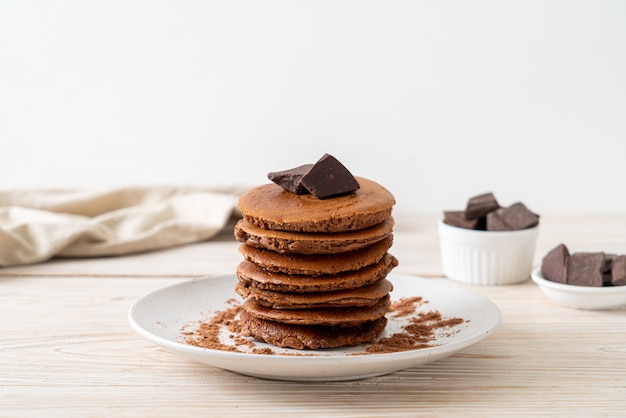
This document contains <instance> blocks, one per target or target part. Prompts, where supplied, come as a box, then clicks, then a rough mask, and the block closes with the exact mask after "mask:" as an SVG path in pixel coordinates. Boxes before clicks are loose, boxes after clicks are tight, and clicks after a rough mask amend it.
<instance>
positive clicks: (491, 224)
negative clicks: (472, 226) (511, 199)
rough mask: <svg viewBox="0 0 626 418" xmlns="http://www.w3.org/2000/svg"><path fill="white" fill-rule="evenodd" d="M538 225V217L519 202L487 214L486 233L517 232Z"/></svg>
mask: <svg viewBox="0 0 626 418" xmlns="http://www.w3.org/2000/svg"><path fill="white" fill-rule="evenodd" d="M538 224H539V215H537V214H535V213H533V212H531V211H530V210H529V209H528V208H527V207H526V205H524V204H523V203H521V202H518V203H514V204H512V205H511V206H509V207H507V208H499V209H496V210H494V211H491V212H489V213H488V214H487V230H488V231H517V230H521V229H527V228H532V227H534V226H537V225H538Z"/></svg>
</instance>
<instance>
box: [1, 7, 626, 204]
mask: <svg viewBox="0 0 626 418" xmlns="http://www.w3.org/2000/svg"><path fill="white" fill-rule="evenodd" d="M325 152H328V153H331V154H333V155H334V156H335V157H337V158H338V159H339V160H341V161H342V162H343V163H344V164H345V165H346V166H347V167H348V168H349V169H350V170H351V171H352V172H353V173H354V174H357V175H362V176H365V177H369V178H372V179H374V180H377V181H379V182H380V183H382V184H384V185H385V186H387V187H388V188H389V189H390V190H391V191H392V192H393V193H394V194H395V195H396V198H397V200H398V205H397V207H396V210H397V211H401V212H415V213H437V212H439V211H441V210H442V209H444V208H445V209H454V208H461V207H463V206H464V204H465V201H466V199H467V198H468V197H470V196H471V195H474V194H478V193H482V192H485V191H493V192H494V193H495V194H496V197H498V198H499V200H500V203H502V204H509V203H512V202H513V201H517V200H521V201H524V202H525V203H526V204H527V205H528V206H529V207H531V209H533V210H535V211H536V212H539V213H587V212H601V213H624V212H626V2H624V1H622V0H599V1H598V0H589V1H582V0H577V1H576V0H574V1H565V0H531V1H527V0H524V1H495V0H494V1H489V0H477V1H467V0H459V1H440V0H432V1H419V0H412V1H384V0H380V1H363V0H329V1H325V0H323V1H318V0H316V1H293V0H285V1H276V0H265V1H258V0H251V1H200V0H197V1H148V0H141V1H137V0H128V1H117V0H116V1H84V0H76V1H58V0H50V1H46V0H32V1H20V0H13V1H11V0H0V189H13V188H24V187H28V188H33V187H35V188H40V187H95V186H98V187H100V186H111V185H129V184H132V185H137V184H163V183H166V184H221V183H225V184H232V183H245V184H256V183H261V182H266V181H267V178H266V173H267V172H269V171H276V170H282V169H286V168H291V167H293V166H296V165H299V164H304V163H308V162H314V161H316V160H317V159H318V158H319V157H321V155H322V154H323V153H325Z"/></svg>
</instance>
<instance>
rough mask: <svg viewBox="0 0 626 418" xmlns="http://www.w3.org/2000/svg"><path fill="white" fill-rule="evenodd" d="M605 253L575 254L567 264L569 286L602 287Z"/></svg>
mask: <svg viewBox="0 0 626 418" xmlns="http://www.w3.org/2000/svg"><path fill="white" fill-rule="evenodd" d="M603 268H604V253H600V252H598V253H583V252H581V253H574V254H572V255H570V257H569V262H568V264H567V284H571V285H575V286H592V287H601V286H602V285H603V280H602V269H603Z"/></svg>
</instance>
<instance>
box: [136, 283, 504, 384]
mask: <svg viewBox="0 0 626 418" xmlns="http://www.w3.org/2000/svg"><path fill="white" fill-rule="evenodd" d="M388 279H389V280H390V281H391V282H392V283H393V285H394V290H393V292H392V294H391V295H392V300H398V299H400V298H403V297H412V296H422V297H423V299H424V300H425V301H427V302H428V303H425V304H423V305H422V306H421V307H420V306H418V309H417V310H416V313H415V315H417V313H418V312H419V311H420V310H421V311H432V310H437V311H439V312H440V313H441V314H442V316H443V317H447V318H452V317H460V318H463V319H465V322H464V323H463V324H460V325H457V326H456V327H454V328H453V330H454V332H452V333H451V332H449V331H450V330H449V329H448V330H447V332H441V333H438V334H437V335H436V338H435V340H434V341H432V342H431V344H432V347H427V348H422V349H416V350H411V351H404V352H397V353H386V354H367V355H355V354H363V353H364V347H363V346H356V347H350V348H345V349H332V350H318V351H311V350H308V351H301V350H293V349H280V348H277V347H274V346H271V345H269V344H265V343H259V342H255V345H256V347H257V348H265V347H267V348H271V349H272V350H273V351H274V352H275V353H276V354H272V355H267V354H253V353H245V352H244V353H242V352H229V351H221V350H212V349H206V348H200V347H197V346H194V345H190V344H187V343H185V342H184V339H183V335H182V334H181V329H183V328H186V329H189V328H190V327H192V328H195V327H196V326H197V325H198V324H199V323H200V322H201V321H207V320H208V319H209V318H210V317H211V315H213V314H214V313H215V312H217V311H221V310H225V309H227V308H228V307H229V306H232V305H228V303H227V301H228V300H229V299H233V298H235V299H240V298H239V296H238V295H237V294H236V293H235V291H234V287H235V283H236V282H237V278H236V277H235V276H234V275H232V276H223V277H214V278H203V279H197V280H192V281H186V282H183V283H179V284H176V285H173V286H169V287H165V288H163V289H160V290H157V291H155V292H152V293H150V294H148V295H145V296H144V297H142V298H140V299H139V300H137V301H136V302H135V303H134V304H133V305H132V306H131V308H130V310H129V313H128V316H129V321H130V324H131V326H132V328H133V329H134V330H135V331H136V332H137V333H138V334H139V335H141V336H142V337H144V338H146V339H148V340H149V341H151V342H153V343H155V344H157V345H159V346H161V347H164V348H166V349H167V350H170V351H172V352H175V353H178V354H181V355H183V356H185V357H187V358H189V359H192V360H195V361H198V362H200V363H204V364H208V365H211V366H214V367H219V368H222V369H226V370H230V371H233V372H237V373H240V374H244V375H249V376H256V377H261V378H267V379H276V380H294V381H298V380H299V381H338V380H353V379H361V378H366V377H370V376H378V375H383V374H387V373H391V372H394V371H397V370H402V369H406V368H409V367H414V366H418V365H421V364H424V363H428V362H432V361H435V360H439V359H441V358H444V357H447V356H450V355H452V354H454V353H457V352H459V351H461V350H463V349H465V348H467V347H469V346H471V345H473V344H476V343H478V342H479V341H481V340H483V339H484V338H486V337H487V336H488V335H490V334H491V333H492V332H493V331H494V330H495V329H496V328H497V327H498V325H499V324H500V320H501V314H500V310H499V309H498V307H497V306H496V305H495V304H494V303H493V302H491V301H490V300H489V299H487V298H485V297H483V296H480V295H478V294H475V293H473V292H470V291H469V290H465V289H461V288H458V287H455V286H454V285H453V284H451V283H447V282H438V281H435V280H428V279H423V278H418V277H413V276H402V275H395V274H393V273H392V274H390V275H389V276H388ZM406 321H407V319H406V318H404V319H394V318H392V317H389V322H388V324H387V327H386V329H385V331H384V333H383V335H381V337H384V336H389V335H391V334H393V333H394V332H400V331H401V327H402V325H403V324H406ZM222 342H223V343H225V344H228V343H229V342H228V338H225V339H223V340H222ZM230 344H232V342H231V343H230ZM281 354H301V355H281Z"/></svg>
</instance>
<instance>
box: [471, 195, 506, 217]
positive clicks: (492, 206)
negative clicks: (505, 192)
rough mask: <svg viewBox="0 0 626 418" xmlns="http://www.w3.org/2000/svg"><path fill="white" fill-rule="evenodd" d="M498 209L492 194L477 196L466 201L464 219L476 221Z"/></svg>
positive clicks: (498, 205)
mask: <svg viewBox="0 0 626 418" xmlns="http://www.w3.org/2000/svg"><path fill="white" fill-rule="evenodd" d="M499 207H500V204H499V203H498V201H497V200H496V198H495V196H494V195H493V193H491V192H489V193H484V194H481V195H478V196H474V197H472V198H470V199H469V200H468V201H467V206H466V207H465V217H466V218H467V219H478V218H481V217H484V216H487V214H488V213H489V212H491V211H493V210H496V209H498V208H499Z"/></svg>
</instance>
